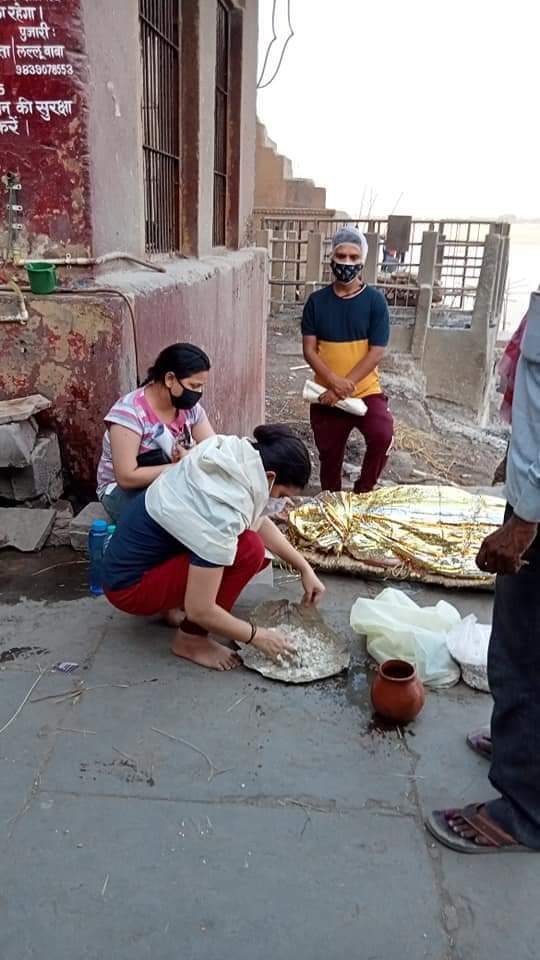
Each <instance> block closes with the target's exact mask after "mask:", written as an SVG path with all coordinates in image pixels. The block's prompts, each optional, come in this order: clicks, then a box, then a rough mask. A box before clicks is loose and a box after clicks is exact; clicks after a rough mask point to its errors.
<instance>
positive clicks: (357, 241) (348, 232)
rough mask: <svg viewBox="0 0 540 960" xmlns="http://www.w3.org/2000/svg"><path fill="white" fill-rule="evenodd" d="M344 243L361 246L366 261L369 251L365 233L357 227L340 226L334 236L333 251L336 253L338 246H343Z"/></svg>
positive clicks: (363, 260)
mask: <svg viewBox="0 0 540 960" xmlns="http://www.w3.org/2000/svg"><path fill="white" fill-rule="evenodd" d="M342 243H353V244H354V245H355V247H359V248H360V253H361V254H362V262H363V263H365V262H366V257H367V252H368V245H367V240H366V238H365V236H364V234H363V233H360V231H359V230H357V229H356V227H350V226H347V227H340V229H339V230H338V231H337V233H335V234H334V237H333V238H332V253H334V251H335V249H336V247H339V246H341V244H342Z"/></svg>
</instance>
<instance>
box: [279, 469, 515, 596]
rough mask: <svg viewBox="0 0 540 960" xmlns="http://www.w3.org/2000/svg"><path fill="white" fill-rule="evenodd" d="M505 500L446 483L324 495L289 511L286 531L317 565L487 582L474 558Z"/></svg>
mask: <svg viewBox="0 0 540 960" xmlns="http://www.w3.org/2000/svg"><path fill="white" fill-rule="evenodd" d="M503 516H504V502H503V501H502V500H501V499H499V498H498V497H490V496H481V495H478V494H471V493H468V492H467V491H466V490H460V489H459V488H457V487H449V486H408V485H407V486H392V487H382V488H381V489H380V490H375V491H373V492H372V493H364V494H353V493H324V494H321V495H320V496H319V497H317V498H315V499H314V500H310V501H309V502H308V503H306V504H304V505H303V506H302V507H300V508H299V509H297V510H293V511H292V513H291V514H290V515H289V536H290V538H291V540H293V542H294V543H295V544H296V545H297V546H298V548H299V549H300V550H301V551H302V553H304V554H305V555H306V556H307V557H308V558H309V560H310V561H311V562H312V563H313V564H314V566H316V567H317V568H318V569H319V570H328V571H332V570H335V571H336V572H340V571H344V572H345V571H348V572H350V573H358V574H362V575H371V576H375V577H380V578H382V579H394V580H422V581H424V582H427V583H439V584H442V585H443V586H469V587H484V588H486V587H487V588H490V587H492V585H493V577H492V576H491V575H489V574H485V573H482V572H481V571H480V570H479V569H478V568H477V566H476V563H475V558H476V555H477V553H478V550H479V548H480V544H481V543H482V540H483V539H484V537H486V536H487V535H488V534H489V533H493V531H494V530H495V529H496V528H497V527H498V526H500V524H501V523H502V522H503Z"/></svg>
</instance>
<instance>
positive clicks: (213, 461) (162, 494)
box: [145, 435, 269, 567]
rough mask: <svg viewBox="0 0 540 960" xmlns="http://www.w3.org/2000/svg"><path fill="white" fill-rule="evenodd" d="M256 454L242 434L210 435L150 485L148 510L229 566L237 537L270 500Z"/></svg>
mask: <svg viewBox="0 0 540 960" xmlns="http://www.w3.org/2000/svg"><path fill="white" fill-rule="evenodd" d="M268 497H269V493H268V479H267V477H266V474H265V472H264V467H263V463H262V460H261V457H260V454H259V453H258V452H257V451H256V450H254V449H253V446H252V445H251V443H250V441H249V440H247V439H241V438H240V437H228V436H220V435H218V436H215V437H209V438H208V440H204V441H203V442H202V443H201V444H199V445H198V446H197V447H195V448H194V449H193V450H192V451H191V453H190V454H189V456H187V457H184V459H183V460H180V462H179V463H176V464H174V466H172V467H169V468H168V469H167V470H164V471H163V473H162V474H160V476H159V477H158V478H157V480H154V482H153V483H152V484H150V486H149V487H148V489H147V491H146V496H145V505H146V509H147V511H148V513H149V514H150V516H151V517H152V519H153V520H155V521H156V523H158V524H159V525H160V527H163V529H164V530H167V532H168V533H170V534H171V535H172V536H173V537H176V539H177V540H179V541H180V543H182V544H184V546H185V547H187V548H188V550H190V551H192V552H193V553H196V554H197V556H199V557H202V559H203V560H206V561H208V563H215V564H216V565H217V566H220V567H221V566H223V567H228V566H231V565H232V564H233V562H234V558H235V556H236V549H237V542H238V537H239V536H240V534H241V533H243V532H244V531H245V530H249V529H250V528H252V527H254V525H256V523H257V521H258V520H259V519H260V517H261V515H262V512H263V510H264V508H265V506H266V504H267V502H268Z"/></svg>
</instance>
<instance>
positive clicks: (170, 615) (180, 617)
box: [162, 607, 186, 627]
mask: <svg viewBox="0 0 540 960" xmlns="http://www.w3.org/2000/svg"><path fill="white" fill-rule="evenodd" d="M185 616H186V615H185V613H184V611H183V610H182V609H181V608H180V607H174V609H172V610H164V611H163V613H162V617H163V620H164V621H165V623H166V624H167V626H168V627H179V626H180V625H181V624H182V623H183V622H184V619H185Z"/></svg>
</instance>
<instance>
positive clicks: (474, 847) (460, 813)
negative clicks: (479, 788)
mask: <svg viewBox="0 0 540 960" xmlns="http://www.w3.org/2000/svg"><path fill="white" fill-rule="evenodd" d="M457 817H461V819H462V820H464V821H465V823H466V824H467V826H468V827H470V829H471V830H474V832H475V834H476V836H477V837H483V838H484V840H487V841H488V843H487V844H485V843H475V842H474V840H467V839H466V838H465V837H460V835H459V833H456V832H455V830H452V827H451V826H450V824H449V822H448V821H449V820H452V819H455V818H457ZM425 823H426V827H427V829H428V830H429V832H430V833H431V835H432V836H433V837H435V839H436V840H438V841H439V843H442V844H444V846H445V847H448V848H449V849H450V850H456V851H457V852H458V853H540V851H538V850H534V849H533V848H532V847H526V846H525V845H524V844H522V843H518V842H517V840H514V838H513V837H511V836H510V834H509V833H506V831H505V830H503V829H502V828H501V827H499V826H498V825H497V824H496V823H495V821H494V820H492V819H491V817H490V816H489V815H488V814H487V813H486V812H485V804H484V803H470V804H469V806H467V807H463V809H461V810H434V811H433V813H432V814H431V816H429V817H427V818H426V821H425Z"/></svg>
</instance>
